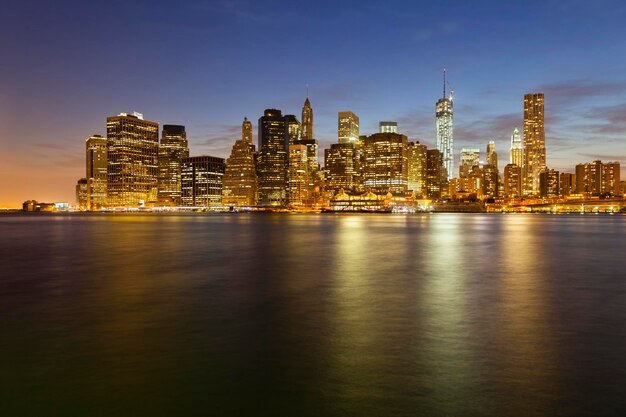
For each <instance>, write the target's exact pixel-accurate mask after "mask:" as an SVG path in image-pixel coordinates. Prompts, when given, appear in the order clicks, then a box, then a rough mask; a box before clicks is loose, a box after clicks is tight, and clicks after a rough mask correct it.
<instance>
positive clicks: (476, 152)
mask: <svg viewBox="0 0 626 417" xmlns="http://www.w3.org/2000/svg"><path fill="white" fill-rule="evenodd" d="M479 165H480V149H478V148H462V149H461V163H460V166H459V177H460V178H468V177H469V176H470V174H471V173H472V169H473V168H474V167H477V166H479Z"/></svg>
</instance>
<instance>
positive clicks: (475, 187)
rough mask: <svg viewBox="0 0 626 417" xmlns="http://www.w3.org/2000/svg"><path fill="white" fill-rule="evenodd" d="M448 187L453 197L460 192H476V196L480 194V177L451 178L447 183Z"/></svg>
mask: <svg viewBox="0 0 626 417" xmlns="http://www.w3.org/2000/svg"><path fill="white" fill-rule="evenodd" d="M448 189H449V194H450V196H451V197H453V198H454V197H458V196H459V195H461V194H476V196H477V197H478V196H479V195H481V194H482V185H481V180H480V178H469V177H468V178H453V179H451V180H450V182H449V183H448Z"/></svg>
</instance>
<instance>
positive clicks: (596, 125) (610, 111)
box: [582, 103, 626, 136]
mask: <svg viewBox="0 0 626 417" xmlns="http://www.w3.org/2000/svg"><path fill="white" fill-rule="evenodd" d="M584 116H585V118H586V119H587V120H589V121H590V122H591V123H590V124H587V125H585V126H583V127H582V129H583V130H584V131H585V132H589V133H595V134H605V135H607V134H608V135H622V136H626V103H622V104H617V105H614V106H600V107H595V108H593V109H591V110H589V111H588V112H587V113H585V115H584Z"/></svg>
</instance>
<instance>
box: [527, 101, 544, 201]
mask: <svg viewBox="0 0 626 417" xmlns="http://www.w3.org/2000/svg"><path fill="white" fill-rule="evenodd" d="M545 169H546V138H545V132H544V96H543V93H534V94H526V95H525V96H524V167H523V170H524V190H523V192H524V195H536V194H538V193H539V174H540V173H541V172H543V170H545Z"/></svg>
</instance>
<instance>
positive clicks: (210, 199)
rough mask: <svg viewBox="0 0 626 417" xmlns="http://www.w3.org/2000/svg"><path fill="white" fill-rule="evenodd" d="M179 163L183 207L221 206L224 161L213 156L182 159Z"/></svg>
mask: <svg viewBox="0 0 626 417" xmlns="http://www.w3.org/2000/svg"><path fill="white" fill-rule="evenodd" d="M181 162H182V168H181V194H182V203H183V205H184V206H189V207H191V206H193V207H215V206H221V205H222V184H223V178H224V159H223V158H217V157H214V156H191V157H188V158H183V159H182V161H181Z"/></svg>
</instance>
